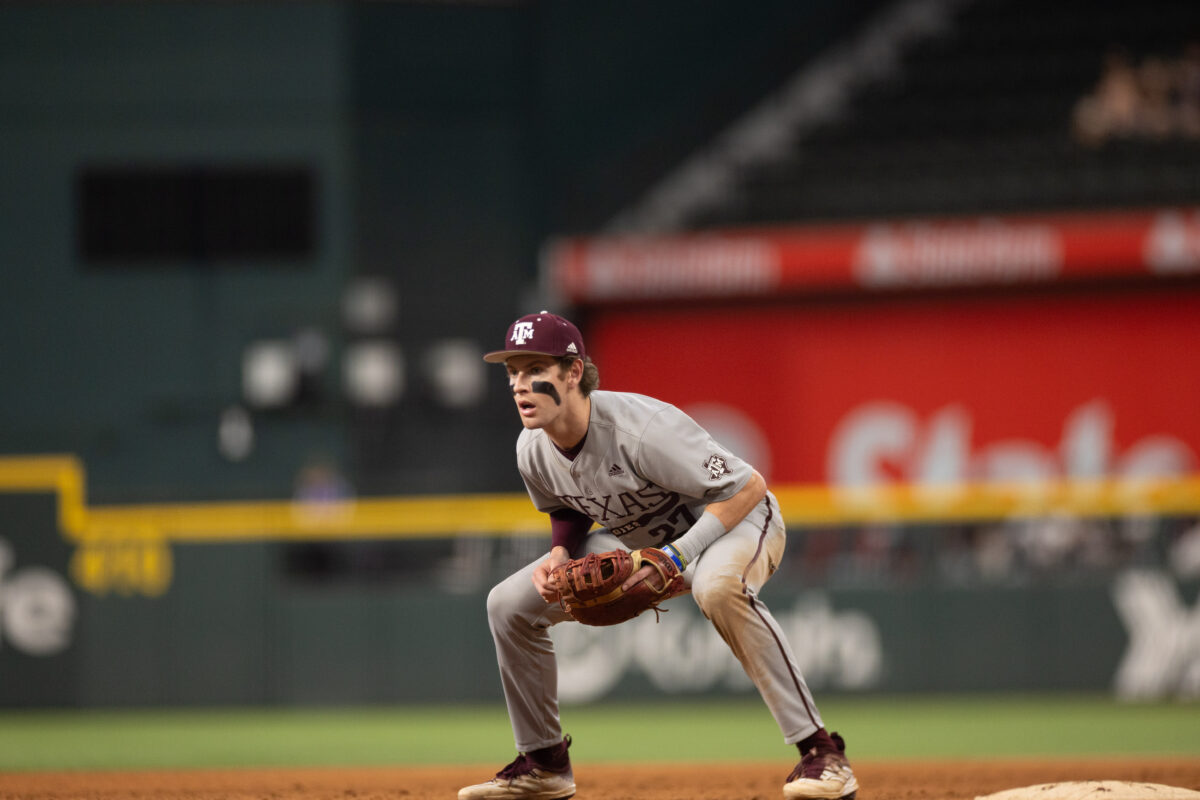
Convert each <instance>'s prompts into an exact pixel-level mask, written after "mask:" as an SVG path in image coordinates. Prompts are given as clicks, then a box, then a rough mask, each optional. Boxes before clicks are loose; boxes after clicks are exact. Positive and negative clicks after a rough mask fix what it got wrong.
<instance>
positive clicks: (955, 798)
mask: <svg viewBox="0 0 1200 800" xmlns="http://www.w3.org/2000/svg"><path fill="white" fill-rule="evenodd" d="M575 770H576V775H575V778H576V783H577V785H578V787H579V793H578V795H576V796H577V797H578V798H580V800H587V798H597V799H598V800H601V799H602V800H778V798H780V797H782V795H781V793H780V786H781V785H782V783H783V778H784V777H785V776H786V774H787V771H788V765H786V764H770V765H758V766H755V765H750V766H747V765H745V764H739V765H712V764H706V765H703V766H680V765H670V766H650V765H645V764H639V765H637V766H618V765H611V764H607V765H594V766H588V765H576V768H575ZM855 770H856V771H857V773H858V776H859V782H860V784H861V787H862V788H861V790H860V791H859V794H858V796H859V798H860V800H972V798H974V797H976V796H977V795H981V794H988V793H991V792H995V791H1000V790H1003V789H1013V788H1018V787H1023V786H1032V785H1034V784H1040V783H1051V782H1058V781H1076V780H1127V781H1139V782H1146V783H1160V784H1166V785H1168V786H1180V787H1183V788H1187V789H1196V790H1200V758H1176V759H1164V758H1155V759H1121V760H1114V759H1104V760H1056V761H1014V760H997V761H987V762H982V761H980V762H963V761H955V762H945V763H935V762H924V763H912V762H904V763H896V762H869V761H867V762H861V763H856V764H855ZM486 777H487V774H486V770H484V771H483V774H481V770H479V769H471V768H468V767H451V768H432V767H428V768H367V769H359V768H355V769H328V768H321V769H279V770H272V769H245V770H192V771H187V772H168V771H159V772H153V771H152V772H59V773H33V772H29V773H5V774H0V798H3V800H10V799H11V800H17V798H20V800H351V799H352V800H453V798H454V797H455V796H456V792H457V790H458V788H459V787H460V786H462V785H463V784H466V783H473V782H476V781H478V780H481V779H483V778H486Z"/></svg>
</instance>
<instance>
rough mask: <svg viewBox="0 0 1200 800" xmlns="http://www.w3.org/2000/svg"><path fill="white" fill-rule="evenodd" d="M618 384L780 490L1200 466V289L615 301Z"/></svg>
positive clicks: (607, 333)
mask: <svg viewBox="0 0 1200 800" xmlns="http://www.w3.org/2000/svg"><path fill="white" fill-rule="evenodd" d="M585 335H586V336H587V337H588V341H589V345H588V346H589V351H590V352H591V353H592V355H593V357H594V358H595V359H596V361H597V363H598V365H599V367H600V373H601V378H602V381H601V386H602V388H610V389H620V390H627V391H636V392H644V393H646V394H650V395H655V396H658V397H661V398H663V399H665V400H668V401H670V402H673V403H675V404H676V405H679V406H681V407H682V408H684V409H685V410H687V411H688V412H689V413H691V414H693V416H696V417H697V418H699V419H701V421H702V422H704V423H705V424H707V425H709V426H710V428H711V429H713V430H714V431H715V432H716V433H717V435H718V438H724V439H726V440H727V443H728V444H730V445H731V446H734V447H735V448H736V449H738V450H739V451H741V452H743V453H745V454H746V455H747V457H748V458H749V459H750V460H751V461H752V462H753V463H755V464H756V466H758V468H759V469H760V470H761V471H763V472H764V473H766V474H768V477H769V478H770V479H771V480H772V482H773V483H777V484H801V483H827V484H832V485H837V486H858V485H866V484H881V483H882V484H910V483H915V484H933V483H945V482H960V481H972V482H973V481H1004V480H1026V479H1032V480H1039V481H1041V480H1052V479H1061V478H1069V479H1088V478H1098V477H1105V476H1113V477H1140V476H1173V475H1185V474H1191V473H1193V472H1196V471H1197V470H1198V469H1200V292H1198V291H1197V290H1196V289H1195V287H1191V288H1190V289H1186V288H1185V289H1184V290H1177V289H1168V288H1167V287H1165V286H1158V287H1142V288H1140V289H1138V290H1136V291H1133V290H1128V289H1126V290H1122V291H1115V290H1111V291H1105V290H1101V289H1097V288H1091V289H1088V290H1082V289H1076V290H1072V291H1045V292H1036V293H1033V292H1022V293H1020V294H1019V295H1011V294H1007V293H1002V294H999V295H988V294H982V293H978V292H974V293H966V294H956V295H954V296H947V295H929V294H904V295H896V294H893V295H857V296H852V297H844V298H841V299H837V300H826V301H822V302H817V301H797V302H794V303H788V304H780V303H773V304H752V303H748V304H742V305H728V306H714V307H712V308H704V309H699V310H698V309H679V308H674V309H673V308H671V307H669V304H663V305H656V306H649V305H640V306H630V307H617V306H611V305H610V306H603V307H598V308H595V309H593V311H592V313H591V314H589V315H588V319H587V325H586V329H585Z"/></svg>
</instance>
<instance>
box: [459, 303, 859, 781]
mask: <svg viewBox="0 0 1200 800" xmlns="http://www.w3.org/2000/svg"><path fill="white" fill-rule="evenodd" d="M484 359H485V360H486V361H489V362H492V363H502V364H504V365H505V367H506V368H507V370H508V380H509V384H510V386H511V387H512V393H513V400H514V402H515V403H516V407H517V413H518V414H519V415H520V417H521V422H522V424H523V425H524V430H523V431H521V434H520V436H519V437H518V439H517V466H518V468H519V469H520V472H521V477H522V478H523V479H524V481H525V485H526V488H527V489H528V491H529V496H530V498H531V499H532V500H533V503H534V505H535V506H536V507H537V508H538V509H540V510H542V511H545V512H547V513H548V514H549V515H550V528H551V549H550V552H549V554H547V555H546V556H544V557H543V558H541V559H539V560H538V561H535V562H534V563H532V564H529V565H528V566H526V567H525V568H524V569H522V570H520V571H518V572H517V573H515V574H513V575H511V576H509V577H508V578H507V579H505V580H504V581H501V582H500V583H499V584H498V585H497V586H496V587H495V588H493V589H492V591H491V593H490V594H489V595H488V600H487V612H488V622H489V624H490V626H491V631H492V637H493V639H494V640H495V645H496V658H497V661H498V663H499V667H500V678H501V683H502V685H503V688H504V696H505V700H506V703H507V705H508V714H509V719H510V722H511V724H512V729H513V736H514V738H515V741H516V747H517V751H518V755H517V758H516V759H515V760H514V761H513V762H512V763H510V764H509V765H508V766H506V767H504V768H503V769H501V770H500V771H499V772H498V773H496V776H495V777H494V778H492V779H491V780H489V781H487V782H486V783H481V784H477V785H474V786H467V787H465V788H463V789H461V790H460V791H459V793H458V796H459V800H499V799H500V798H532V799H533V800H561V799H562V798H568V797H571V796H572V795H574V794H575V781H574V777H573V773H572V770H571V760H570V757H569V755H568V752H567V748H568V747H569V745H570V743H571V740H570V737H567V736H564V735H563V732H562V728H561V726H560V723H559V713H558V686H557V680H558V678H557V670H556V665H555V656H554V646H553V642H552V640H551V638H550V634H549V628H550V626H551V625H556V624H558V623H560V622H564V621H568V620H570V619H571V617H570V616H569V615H568V614H567V613H566V612H565V611H564V610H563V609H562V608H561V607H560V605H559V604H558V602H556V601H557V599H558V595H557V591H556V589H555V584H554V582H553V581H551V580H550V579H549V576H550V573H551V571H552V570H553V569H554V567H555V566H557V565H559V564H562V563H565V562H567V561H568V560H570V559H572V558H579V557H582V556H583V555H585V554H587V553H594V552H603V551H608V550H614V549H617V548H625V549H631V550H632V549H638V548H658V549H660V550H662V551H663V552H664V553H666V554H667V555H668V556H669V557H670V558H671V560H672V561H673V562H674V563H675V565H676V566H677V567H678V568H679V569H680V570H682V573H683V576H684V580H685V582H686V584H687V585H688V586H689V587H690V589H691V595H692V598H693V599H694V600H695V602H696V604H697V605H698V606H699V607H700V610H701V611H702V612H703V613H704V615H705V616H706V617H707V618H708V619H709V620H710V621H711V622H712V624H713V626H714V627H716V629H717V631H718V632H719V633H720V635H721V637H722V638H723V639H724V640H725V642H726V643H727V644H728V645H729V647H730V649H731V650H732V651H733V653H734V655H735V656H737V658H738V660H739V661H740V662H741V664H742V666H743V668H744V669H745V671H746V674H747V675H748V676H749V677H750V680H751V681H752V682H753V683H754V685H755V686H756V687H757V688H758V691H759V694H761V695H762V698H763V700H764V701H765V702H766V705H767V707H768V708H769V709H770V711H771V714H772V715H773V716H774V717H775V721H776V722H777V723H778V724H779V727H780V730H781V731H782V732H783V737H784V741H785V742H787V743H789V744H796V745H797V746H798V748H799V750H800V762H799V764H798V765H797V766H796V767H795V769H794V770H793V771H792V773H791V774H790V775H789V776H788V777H787V779H786V781H785V782H784V785H783V794H784V797H785V798H788V799H789V800H796V799H797V798H825V799H827V800H851V798H853V797H854V795H855V793H856V791H857V789H858V781H857V780H856V779H855V776H854V772H853V771H852V770H851V768H850V764H849V762H848V761H847V760H846V756H845V743H844V742H843V740H842V738H841V737H840V736H838V735H837V734H836V733H833V734H831V733H829V732H827V731H826V730H825V727H824V723H823V722H822V720H821V716H820V713H819V712H818V711H817V707H816V704H815V703H814V702H813V698H812V695H811V694H810V692H809V690H808V686H807V684H806V683H805V681H804V678H803V676H801V674H800V670H799V668H798V667H797V665H796V659H795V656H794V655H793V654H792V650H791V646H790V645H789V644H788V641H787V639H786V638H785V637H784V635H783V633H782V631H781V630H780V628H779V625H778V624H777V623H776V621H775V619H774V617H772V616H771V612H770V611H769V610H768V609H767V607H766V606H765V605H764V604H763V602H762V601H761V600H760V599H759V598H758V591H759V589H761V588H762V586H763V584H764V583H766V581H767V579H768V578H769V577H770V576H771V573H772V572H774V570H775V568H776V566H777V565H778V564H779V561H780V558H781V557H782V556H783V550H784V539H785V530H784V525H783V521H782V519H781V518H780V512H779V507H778V506H777V505H776V501H775V497H774V495H772V494H771V493H770V492H769V491H767V487H766V484H765V482H764V480H763V478H762V476H761V475H759V474H758V472H756V471H755V470H754V469H753V468H752V467H751V466H750V465H749V464H747V463H746V462H744V461H742V460H741V459H740V458H738V457H737V456H736V455H734V454H733V453H731V452H729V451H728V450H726V449H725V448H724V447H722V446H721V445H720V444H718V443H717V442H716V441H714V440H713V438H712V437H711V436H710V435H709V434H708V433H707V432H706V431H705V430H704V429H703V428H701V427H700V426H699V425H698V424H697V423H696V422H695V421H693V420H692V419H691V418H690V417H688V416H687V415H685V414H684V413H683V412H682V411H680V410H679V409H677V408H675V407H674V406H672V405H670V404H668V403H664V402H662V401H659V400H656V399H654V398H651V397H647V396H644V395H639V394H632V393H627V392H609V391H600V390H598V389H597V386H598V384H599V372H598V370H597V367H596V365H595V364H593V363H592V361H591V359H589V358H588V357H587V353H586V350H585V349H584V344H583V338H582V337H581V336H580V333H579V330H578V329H577V328H576V327H575V326H574V325H573V324H571V323H570V322H569V321H567V320H565V319H563V318H562V317H559V316H557V315H555V314H550V313H548V312H545V311H543V312H541V313H540V314H530V315H528V316H524V317H521V318H520V319H518V320H517V321H516V322H514V323H513V324H512V325H511V326H510V327H509V329H508V338H507V340H506V342H505V347H504V349H503V350H499V351H495V352H491V353H488V354H487V355H486V356H484ZM594 526H599V527H594ZM650 570H651V567H649V566H645V567H643V568H642V570H641V571H640V572H639V573H638V574H637V575H635V576H633V577H632V578H631V579H630V580H629V581H628V582H627V584H626V585H629V584H632V583H633V582H635V581H636V580H638V579H639V578H641V577H644V576H645V575H646V574H648V573H649V571H650Z"/></svg>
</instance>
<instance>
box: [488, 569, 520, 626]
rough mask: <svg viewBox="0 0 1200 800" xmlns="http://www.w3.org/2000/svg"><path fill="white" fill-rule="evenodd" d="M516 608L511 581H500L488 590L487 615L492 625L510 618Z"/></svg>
mask: <svg viewBox="0 0 1200 800" xmlns="http://www.w3.org/2000/svg"><path fill="white" fill-rule="evenodd" d="M516 608H517V604H516V602H515V600H514V595H513V591H512V582H511V581H509V580H504V581H501V582H500V583H498V584H496V585H495V586H493V587H492V590H491V591H490V592H488V596H487V615H488V619H489V620H490V621H491V623H492V625H493V626H494V625H495V624H496V623H498V622H505V621H507V620H509V619H511V618H512V617H513V615H514V613H515V609H516Z"/></svg>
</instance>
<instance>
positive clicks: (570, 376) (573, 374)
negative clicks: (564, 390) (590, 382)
mask: <svg viewBox="0 0 1200 800" xmlns="http://www.w3.org/2000/svg"><path fill="white" fill-rule="evenodd" d="M564 377H565V378H566V379H567V385H568V386H572V387H574V386H578V385H579V382H580V381H582V380H583V359H582V358H573V359H571V366H569V367H567V369H566V375H564Z"/></svg>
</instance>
